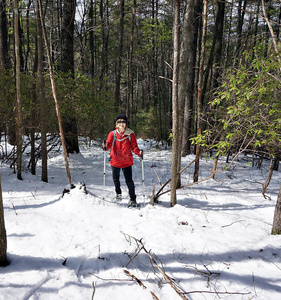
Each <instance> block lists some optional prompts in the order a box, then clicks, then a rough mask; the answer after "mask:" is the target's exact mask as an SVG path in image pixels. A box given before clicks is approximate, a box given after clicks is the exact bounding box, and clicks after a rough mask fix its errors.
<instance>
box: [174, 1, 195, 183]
mask: <svg viewBox="0 0 281 300" xmlns="http://www.w3.org/2000/svg"><path fill="white" fill-rule="evenodd" d="M193 8H194V0H186V2H185V12H184V17H183V18H184V19H183V28H182V41H181V47H180V58H179V82H178V123H179V133H178V134H179V140H180V143H181V142H182V137H183V120H184V104H185V98H186V91H187V68H188V53H189V46H190V44H191V42H190V40H191V39H192V34H191V32H192V22H193V19H192V16H193ZM180 147H181V146H180ZM178 155H179V157H178V159H177V161H178V170H177V172H180V170H181V151H178ZM180 185H181V178H180V176H178V182H177V187H180Z"/></svg>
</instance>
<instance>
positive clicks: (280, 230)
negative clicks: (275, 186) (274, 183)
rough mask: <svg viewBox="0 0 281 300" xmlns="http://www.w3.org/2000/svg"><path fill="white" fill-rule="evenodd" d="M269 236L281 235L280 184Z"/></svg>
mask: <svg viewBox="0 0 281 300" xmlns="http://www.w3.org/2000/svg"><path fill="white" fill-rule="evenodd" d="M271 234H274V235H275V234H281V184H280V187H279V193H278V197H277V202H276V206H275V211H274V218H273V226H272V231H271Z"/></svg>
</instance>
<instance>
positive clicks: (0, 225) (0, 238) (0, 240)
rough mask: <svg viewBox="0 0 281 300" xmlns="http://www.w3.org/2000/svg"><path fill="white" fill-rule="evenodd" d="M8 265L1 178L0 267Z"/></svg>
mask: <svg viewBox="0 0 281 300" xmlns="http://www.w3.org/2000/svg"><path fill="white" fill-rule="evenodd" d="M8 264H9V263H8V260H7V235H6V228H5V220H4V207H3V199H2V188H1V177H0V267H6V266H7V265H8Z"/></svg>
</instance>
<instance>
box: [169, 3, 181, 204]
mask: <svg viewBox="0 0 281 300" xmlns="http://www.w3.org/2000/svg"><path fill="white" fill-rule="evenodd" d="M173 34H174V42H173V43H174V58H173V92H172V101H173V145H172V168H171V206H174V205H176V204H177V184H178V181H179V176H180V173H179V171H178V166H179V162H178V160H179V157H180V153H179V152H180V151H181V148H180V132H179V117H178V116H179V99H178V82H179V57H180V0H175V1H174V25H173Z"/></svg>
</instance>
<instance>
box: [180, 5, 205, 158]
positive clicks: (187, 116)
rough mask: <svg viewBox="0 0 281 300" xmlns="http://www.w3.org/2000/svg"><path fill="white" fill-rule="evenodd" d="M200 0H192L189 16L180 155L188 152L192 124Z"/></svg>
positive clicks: (200, 11) (200, 9)
mask: <svg viewBox="0 0 281 300" xmlns="http://www.w3.org/2000/svg"><path fill="white" fill-rule="evenodd" d="M202 4H203V2H202V0H195V1H194V8H193V9H192V10H193V15H192V16H191V20H193V22H192V31H191V34H190V37H191V39H190V45H189V57H188V69H187V85H186V100H185V107H184V124H183V138H182V156H186V155H188V154H190V146H191V142H190V135H191V131H192V130H191V126H192V114H193V99H194V86H195V69H196V55H197V40H198V29H199V23H200V15H201V13H202V6H203V5H202Z"/></svg>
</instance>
